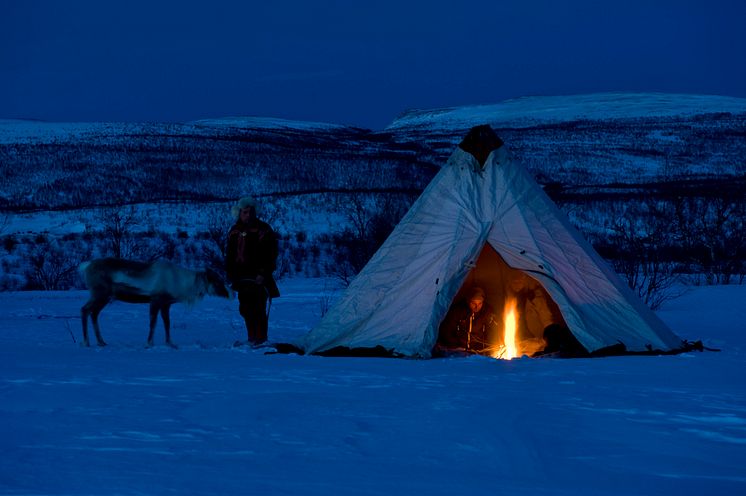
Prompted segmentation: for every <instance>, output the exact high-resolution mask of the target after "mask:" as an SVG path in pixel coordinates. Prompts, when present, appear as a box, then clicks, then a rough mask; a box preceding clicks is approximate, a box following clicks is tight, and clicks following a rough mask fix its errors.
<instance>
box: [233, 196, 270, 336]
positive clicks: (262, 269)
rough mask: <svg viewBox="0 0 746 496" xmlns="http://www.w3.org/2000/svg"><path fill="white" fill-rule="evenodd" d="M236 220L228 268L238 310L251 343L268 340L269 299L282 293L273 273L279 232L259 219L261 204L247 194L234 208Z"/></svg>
mask: <svg viewBox="0 0 746 496" xmlns="http://www.w3.org/2000/svg"><path fill="white" fill-rule="evenodd" d="M231 213H232V215H233V218H234V219H236V223H235V224H234V225H233V227H232V228H231V230H230V232H229V233H228V246H227V250H226V260H225V271H226V274H227V276H228V280H229V281H230V282H231V286H232V288H233V290H234V291H236V292H237V293H238V303H239V306H238V310H239V313H240V314H241V316H242V317H243V319H244V321H245V322H246V331H247V333H248V343H249V344H250V345H257V344H261V343H264V342H265V341H266V340H267V335H268V329H269V316H268V309H267V302H268V301H269V303H270V304H271V301H272V298H277V297H279V296H280V291H279V289H278V288H277V283H276V282H275V279H274V277H273V276H272V273H273V272H274V270H275V268H276V264H277V254H278V246H277V235H276V234H275V232H274V231H273V230H272V228H271V227H270V226H269V224H267V223H266V222H263V221H261V220H260V219H259V213H260V212H259V206H258V205H257V203H256V201H255V200H254V199H253V198H251V197H248V196H247V197H244V198H241V199H240V200H238V202H237V203H236V204H235V205H234V206H233V207H232V208H231Z"/></svg>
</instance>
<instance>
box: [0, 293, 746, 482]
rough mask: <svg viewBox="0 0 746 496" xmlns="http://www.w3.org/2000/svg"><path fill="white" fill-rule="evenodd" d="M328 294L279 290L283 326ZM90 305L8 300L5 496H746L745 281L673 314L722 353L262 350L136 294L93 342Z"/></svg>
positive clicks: (224, 310)
mask: <svg viewBox="0 0 746 496" xmlns="http://www.w3.org/2000/svg"><path fill="white" fill-rule="evenodd" d="M332 287H333V285H332V283H330V282H329V281H324V280H314V279H292V280H284V281H281V289H282V291H283V296H282V298H280V299H277V300H275V303H274V306H273V308H272V314H271V330H270V337H271V338H273V339H276V340H279V341H292V340H293V339H294V338H295V337H297V336H299V335H301V334H302V333H304V332H305V331H306V330H308V329H309V328H310V327H312V326H313V325H314V324H315V322H316V321H317V320H318V319H319V317H320V312H321V309H322V308H324V307H325V306H327V305H328V302H329V300H330V299H331V298H333V297H334V293H333V292H332V290H331V289H330V288H332ZM85 300H86V294H85V293H84V292H81V291H70V292H58V293H50V292H22V293H0V308H2V310H0V449H1V453H2V455H1V457H0V493H2V494H67V495H87V494H262V495H264V494H304V495H307V494H310V495H316V494H318V495H324V496H327V495H329V494H355V495H374V494H375V495H379V494H386V495H391V494H406V495H411V494H433V495H449V496H453V495H457V494H481V495H485V494H490V495H492V494H510V495H515V494H531V495H558V494H559V495H579V494H588V495H653V494H656V495H658V494H660V495H669V494H677V495H687V494H693V495H694V494H696V495H702V494H744V493H746V471H745V470H744V467H746V387H745V384H746V383H745V382H744V381H745V378H746V375H745V374H744V373H745V372H746V305H744V304H743V302H744V301H745V300H746V286H721V287H700V288H692V289H691V290H690V291H688V292H687V293H686V294H685V295H684V296H682V297H680V298H678V299H676V300H673V301H671V302H669V303H668V304H667V306H666V307H665V308H664V309H663V310H662V311H660V316H661V317H662V318H663V319H664V320H665V321H666V322H668V323H669V325H670V326H671V327H672V328H673V329H674V330H675V331H676V332H678V334H679V335H680V336H681V337H682V338H685V339H690V340H695V339H703V340H704V342H705V344H706V345H707V346H711V347H717V348H722V351H721V352H719V353H715V352H705V353H689V354H684V355H678V356H665V357H613V358H604V359H574V360H558V359H528V358H523V359H517V360H512V361H499V360H493V359H489V358H484V357H471V358H466V359H464V358H452V359H439V360H400V359H373V358H371V359H366V358H322V357H314V356H297V355H276V354H275V355H265V354H264V353H263V351H261V350H250V349H246V348H232V347H231V343H233V342H234V341H235V340H236V339H239V338H241V337H242V336H243V331H242V324H241V321H240V317H239V316H238V312H237V308H236V307H237V302H236V301H227V300H219V299H213V298H209V299H206V300H204V301H203V302H201V303H199V304H198V305H197V306H195V307H193V308H188V307H185V306H180V305H176V306H175V307H174V308H173V311H172V322H173V327H174V331H173V336H174V340H175V341H176V342H177V343H178V344H179V349H178V350H172V349H170V348H167V347H165V346H163V345H162V344H159V345H158V346H156V347H155V348H152V349H145V348H144V347H143V345H144V343H145V340H146V335H147V320H148V317H147V308H146V307H145V306H142V305H128V304H124V303H114V304H112V305H111V306H110V307H109V308H107V309H105V310H104V312H103V313H102V315H101V325H102V330H103V335H104V338H105V339H106V340H107V341H108V343H109V346H107V347H105V348H96V347H92V348H90V349H86V348H82V347H81V346H80V319H79V317H78V313H79V308H80V306H81V305H82V304H83V303H84V302H85ZM156 342H158V343H162V342H163V331H162V328H161V326H160V323H159V327H158V330H157V334H156Z"/></svg>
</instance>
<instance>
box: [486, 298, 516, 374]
mask: <svg viewBox="0 0 746 496" xmlns="http://www.w3.org/2000/svg"><path fill="white" fill-rule="evenodd" d="M517 304H518V302H517V301H516V299H515V298H509V299H508V300H507V301H506V302H505V311H504V312H503V322H504V326H503V332H502V338H503V341H502V344H499V345H498V346H497V349H496V350H495V351H494V352H493V354H492V357H493V358H500V359H502V360H511V359H513V358H515V357H517V356H519V353H518V343H517V342H516V336H517V330H518V310H517V309H516V307H517Z"/></svg>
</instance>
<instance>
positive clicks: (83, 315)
mask: <svg viewBox="0 0 746 496" xmlns="http://www.w3.org/2000/svg"><path fill="white" fill-rule="evenodd" d="M92 303H93V300H88V301H87V302H86V304H85V305H83V306H82V307H81V308H80V320H81V322H82V323H83V343H82V344H83V346H91V343H90V342H88V316H89V315H90V314H91V304H92Z"/></svg>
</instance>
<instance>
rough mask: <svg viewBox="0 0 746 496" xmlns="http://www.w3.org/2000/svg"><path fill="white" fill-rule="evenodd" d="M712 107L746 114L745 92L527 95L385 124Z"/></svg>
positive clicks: (501, 121) (536, 119)
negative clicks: (742, 95) (739, 94)
mask: <svg viewBox="0 0 746 496" xmlns="http://www.w3.org/2000/svg"><path fill="white" fill-rule="evenodd" d="M713 113H732V114H746V98H735V97H727V96H714V95H712V96H711V95H677V94H669V93H598V94H590V95H570V96H532V97H523V98H516V99H512V100H506V101H504V102H502V103H498V104H493V105H474V106H465V107H453V108H443V109H431V110H411V111H408V112H405V113H404V114H402V115H401V116H399V117H397V118H396V119H395V120H394V121H393V122H392V123H391V124H390V125H389V126H387V127H386V129H385V130H386V131H395V130H399V129H413V128H424V129H431V130H436V129H440V130H453V129H462V130H463V129H469V128H470V127H471V126H474V125H475V123H484V124H490V125H492V126H494V127H529V126H535V125H538V124H542V123H543V124H547V123H553V122H567V121H576V120H581V119H588V120H611V119H639V118H653V117H658V118H670V117H685V116H694V115H705V114H713Z"/></svg>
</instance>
